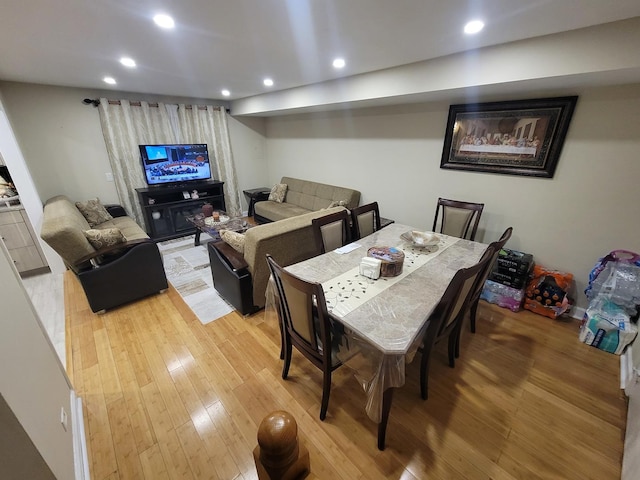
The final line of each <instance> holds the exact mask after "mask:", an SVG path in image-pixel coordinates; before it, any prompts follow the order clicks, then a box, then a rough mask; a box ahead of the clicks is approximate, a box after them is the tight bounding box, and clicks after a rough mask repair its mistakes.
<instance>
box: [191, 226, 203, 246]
mask: <svg viewBox="0 0 640 480" xmlns="http://www.w3.org/2000/svg"><path fill="white" fill-rule="evenodd" d="M200 233H201V232H200V229H197V230H196V238H195V239H194V240H193V244H194V245H195V246H196V247H197V246H198V245H200Z"/></svg>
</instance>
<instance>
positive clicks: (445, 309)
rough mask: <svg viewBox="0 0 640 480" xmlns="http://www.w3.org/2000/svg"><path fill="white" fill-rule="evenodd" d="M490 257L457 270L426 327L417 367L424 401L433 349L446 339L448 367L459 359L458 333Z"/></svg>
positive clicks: (490, 253) (489, 250)
mask: <svg viewBox="0 0 640 480" xmlns="http://www.w3.org/2000/svg"><path fill="white" fill-rule="evenodd" d="M492 256H493V249H492V248H491V247H489V248H487V249H486V250H485V252H484V253H483V255H482V258H481V259H480V261H479V262H478V263H476V264H475V265H473V266H471V267H468V268H462V269H460V270H458V271H457V272H456V274H455V275H454V276H453V278H452V279H451V282H450V283H449V285H448V286H447V289H446V290H445V292H444V295H443V296H442V299H441V300H440V302H439V303H438V306H437V307H436V308H435V310H434V312H433V313H432V314H431V316H430V317H429V324H428V326H427V330H426V332H425V335H424V340H423V342H422V358H421V364H420V392H421V395H422V398H423V399H425V400H426V399H427V396H428V391H427V381H428V375H429V361H430V357H431V351H432V349H433V346H434V345H435V344H436V342H438V341H439V340H440V339H442V338H444V337H448V338H449V340H448V343H449V345H448V348H449V365H450V366H451V367H454V366H455V357H457V356H459V338H460V336H459V329H460V325H461V323H462V319H463V316H464V313H465V311H466V309H467V306H468V304H469V301H470V299H471V294H472V293H473V287H474V285H475V282H476V279H477V277H478V275H479V274H480V273H481V272H482V270H483V269H484V268H485V267H486V265H487V263H488V262H489V261H490V260H491V258H492Z"/></svg>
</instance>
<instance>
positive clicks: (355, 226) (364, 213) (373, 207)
mask: <svg viewBox="0 0 640 480" xmlns="http://www.w3.org/2000/svg"><path fill="white" fill-rule="evenodd" d="M351 228H352V232H353V233H352V239H353V240H354V241H355V240H359V239H361V238H362V237H366V236H367V235H371V234H372V233H373V232H377V231H378V230H380V228H381V227H380V210H379V208H378V202H372V203H368V204H366V205H361V206H359V207H356V208H354V209H353V210H351Z"/></svg>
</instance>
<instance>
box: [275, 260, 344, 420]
mask: <svg viewBox="0 0 640 480" xmlns="http://www.w3.org/2000/svg"><path fill="white" fill-rule="evenodd" d="M267 263H268V264H269V269H270V270H271V273H272V275H273V279H274V281H275V284H276V291H277V293H278V302H277V303H278V315H279V319H280V327H281V329H282V342H283V346H282V349H281V350H282V353H283V356H284V366H283V370H282V378H284V379H286V378H287V375H288V373H289V366H290V364H291V354H292V347H295V348H296V349H297V350H298V351H299V352H300V353H302V355H304V356H305V357H306V358H307V359H308V360H309V361H310V362H311V363H313V364H314V365H315V366H316V367H318V368H319V369H320V370H322V372H323V395H322V406H321V409H320V419H321V420H324V418H325V416H326V413H327V407H328V405H329V393H330V388H331V372H332V371H333V370H335V369H336V368H338V367H339V366H340V365H341V363H340V361H339V360H337V358H336V356H335V355H334V354H333V349H332V344H333V335H332V326H331V321H330V317H329V313H328V312H327V304H326V300H325V297H324V291H323V290H322V285H320V284H319V283H315V282H307V281H305V280H303V279H301V278H300V277H298V276H296V275H293V274H291V273H289V272H287V271H286V270H284V269H283V268H282V267H281V266H280V265H278V264H277V263H276V262H275V260H273V258H272V257H271V255H267Z"/></svg>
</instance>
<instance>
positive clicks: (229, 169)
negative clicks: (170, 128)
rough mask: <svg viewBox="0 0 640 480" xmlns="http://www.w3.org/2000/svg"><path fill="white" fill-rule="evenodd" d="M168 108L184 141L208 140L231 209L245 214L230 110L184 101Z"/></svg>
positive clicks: (234, 213) (215, 173)
mask: <svg viewBox="0 0 640 480" xmlns="http://www.w3.org/2000/svg"><path fill="white" fill-rule="evenodd" d="M170 107H174V106H173V105H171V106H170ZM168 112H169V115H170V117H171V120H172V123H173V124H175V125H177V126H178V128H179V129H180V133H179V135H178V136H179V138H180V139H181V141H180V143H206V144H207V146H208V149H209V158H210V160H211V172H212V175H213V177H214V178H215V179H216V180H221V181H223V182H224V201H225V204H226V209H227V213H229V214H230V215H231V216H240V215H242V206H241V203H240V191H239V189H238V180H237V176H236V168H235V163H234V161H233V154H232V152H231V140H230V137H229V129H228V126H227V113H226V111H225V110H224V109H223V108H217V107H213V106H212V105H207V106H206V107H204V106H203V107H198V108H196V107H195V106H187V105H182V104H180V105H178V106H177V108H168ZM174 116H175V117H174Z"/></svg>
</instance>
